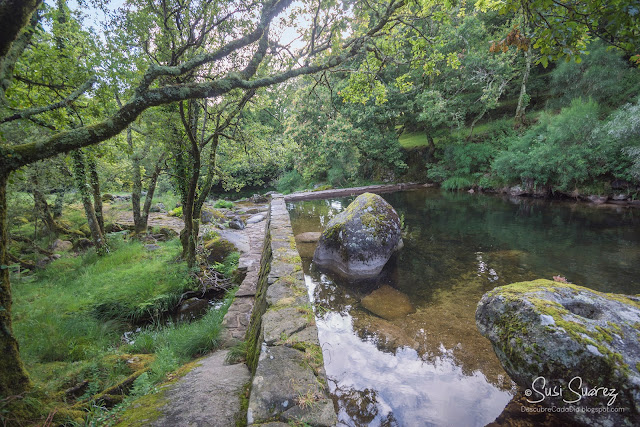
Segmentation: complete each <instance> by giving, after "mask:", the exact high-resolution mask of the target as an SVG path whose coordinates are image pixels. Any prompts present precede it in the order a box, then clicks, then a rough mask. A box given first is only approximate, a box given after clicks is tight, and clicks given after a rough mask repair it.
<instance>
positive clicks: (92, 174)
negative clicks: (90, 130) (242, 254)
mask: <svg viewBox="0 0 640 427" xmlns="http://www.w3.org/2000/svg"><path fill="white" fill-rule="evenodd" d="M87 165H88V166H89V182H90V183H91V190H92V192H93V209H94V211H95V214H96V220H97V221H98V227H100V233H101V234H102V235H104V214H103V213H102V194H100V179H99V178H98V165H96V159H95V158H94V157H93V156H89V158H88V159H87Z"/></svg>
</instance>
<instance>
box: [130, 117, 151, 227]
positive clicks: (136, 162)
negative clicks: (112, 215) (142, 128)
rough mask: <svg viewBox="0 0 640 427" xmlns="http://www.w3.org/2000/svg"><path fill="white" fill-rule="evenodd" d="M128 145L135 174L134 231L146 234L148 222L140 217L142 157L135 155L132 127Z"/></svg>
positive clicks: (132, 195) (132, 196)
mask: <svg viewBox="0 0 640 427" xmlns="http://www.w3.org/2000/svg"><path fill="white" fill-rule="evenodd" d="M127 143H128V144H129V149H130V150H131V151H132V154H131V169H132V172H133V188H132V189H131V207H132V208H133V230H134V231H135V232H136V233H144V232H146V231H147V221H145V220H143V219H142V216H141V215H140V199H141V198H142V172H141V166H140V157H138V156H137V155H136V153H133V136H132V135H131V127H128V128H127Z"/></svg>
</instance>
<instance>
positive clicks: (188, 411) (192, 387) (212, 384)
mask: <svg viewBox="0 0 640 427" xmlns="http://www.w3.org/2000/svg"><path fill="white" fill-rule="evenodd" d="M264 209H265V210H266V207H264ZM163 225H164V226H166V224H163ZM266 225H267V221H266V214H265V219H263V220H261V221H260V222H257V223H254V224H247V226H246V227H245V229H244V230H231V229H225V230H216V231H217V232H218V233H219V234H220V237H221V238H223V239H226V240H229V241H230V242H232V243H233V244H234V245H235V246H236V248H238V250H239V252H240V260H239V266H238V267H239V269H240V270H243V271H244V272H246V276H245V278H244V279H243V281H242V283H241V285H240V288H239V289H238V291H237V292H236V297H235V300H234V302H233V303H232V304H231V306H230V307H229V310H228V311H227V314H226V316H225V318H224V321H223V326H224V329H223V331H222V333H221V336H220V339H221V344H222V347H223V348H228V347H229V346H231V345H233V344H234V343H235V342H237V341H241V340H243V339H244V336H245V333H246V330H247V326H248V325H249V319H250V317H251V310H252V309H253V301H254V296H255V293H256V286H257V282H258V273H259V270H260V258H261V255H262V246H263V243H264V238H265V233H266V230H265V227H266ZM227 353H228V350H224V349H223V350H218V351H216V352H213V353H211V354H210V355H209V356H207V357H205V358H203V359H202V360H201V361H200V362H199V363H198V366H197V367H196V368H194V369H193V370H191V371H190V372H189V373H187V374H186V375H185V376H184V377H182V378H180V379H179V380H178V381H177V382H176V383H174V384H171V385H169V386H167V387H166V388H165V389H164V390H163V391H161V393H163V397H162V399H163V401H166V403H165V404H164V405H163V406H161V407H160V408H157V409H158V411H159V412H160V413H161V414H162V415H161V416H160V417H159V418H157V419H156V420H155V421H153V422H143V423H141V424H140V425H151V426H155V427H174V426H179V427H182V426H185V427H205V426H206V427H210V426H211V427H227V426H235V425H236V420H237V417H238V416H240V415H241V414H240V409H241V408H240V395H241V393H243V392H244V390H245V386H246V385H248V383H249V382H250V380H251V373H250V371H249V368H248V367H247V365H246V364H244V363H239V364H235V365H227V364H225V357H226V355H227ZM134 405H135V404H134Z"/></svg>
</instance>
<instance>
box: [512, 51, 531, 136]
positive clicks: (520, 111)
mask: <svg viewBox="0 0 640 427" xmlns="http://www.w3.org/2000/svg"><path fill="white" fill-rule="evenodd" d="M524 54H525V58H526V65H525V68H524V75H523V76H522V85H521V86H520V96H519V97H518V107H517V108H516V116H515V124H514V127H515V128H516V129H518V128H520V127H521V126H524V125H525V124H526V123H525V110H526V109H527V105H528V104H529V102H528V100H527V101H525V98H528V97H527V80H529V74H530V73H531V58H532V56H533V55H532V54H531V48H529V49H528V50H527V51H526V52H525V53H524Z"/></svg>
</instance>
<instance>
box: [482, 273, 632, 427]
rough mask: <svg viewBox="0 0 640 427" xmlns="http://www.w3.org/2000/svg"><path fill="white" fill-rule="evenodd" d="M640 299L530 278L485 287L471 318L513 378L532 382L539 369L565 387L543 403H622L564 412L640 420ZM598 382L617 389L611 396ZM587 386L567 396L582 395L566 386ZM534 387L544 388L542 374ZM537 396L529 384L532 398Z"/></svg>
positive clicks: (591, 421)
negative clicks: (588, 392)
mask: <svg viewBox="0 0 640 427" xmlns="http://www.w3.org/2000/svg"><path fill="white" fill-rule="evenodd" d="M639 301H640V298H639V297H638V296H625V295H619V294H606V293H601V292H597V291H594V290H591V289H587V288H584V287H581V286H577V285H573V284H568V283H559V282H553V281H550V280H535V281H531V282H522V283H514V284H512V285H508V286H503V287H499V288H495V289H494V290H492V291H490V292H488V293H486V294H485V295H484V296H483V297H482V299H481V300H480V303H479V304H478V308H477V311H476V324H477V326H478V329H479V330H480V332H481V333H482V334H483V335H484V336H485V337H487V338H488V339H489V340H490V341H491V343H492V345H493V348H494V350H495V352H496V355H497V356H498V359H500V362H501V363H502V366H503V367H504V369H505V370H506V371H507V373H508V374H509V376H510V377H511V378H512V379H513V380H514V381H515V382H517V383H518V384H519V385H521V386H522V387H525V388H527V389H534V388H533V382H534V381H536V379H538V378H539V377H543V378H544V380H545V383H546V385H545V386H546V387H547V388H551V387H558V388H560V387H561V388H562V389H563V390H564V391H565V393H564V394H563V395H562V396H560V397H556V398H554V397H549V396H548V397H545V399H544V401H543V402H541V403H542V404H544V405H546V406H556V407H568V406H575V407H578V406H579V407H583V408H607V407H609V408H625V410H624V411H623V412H601V413H595V414H594V413H590V412H581V411H570V412H564V413H563V416H565V417H567V418H570V419H572V420H573V421H575V422H578V423H581V424H585V425H593V426H632V425H640V415H639V414H640V358H639V356H638V355H640V341H639V337H640V332H639V331H640V302H639ZM580 382H581V383H580ZM598 387H605V388H607V389H609V390H611V389H615V393H616V394H617V395H616V397H615V399H613V396H612V395H611V394H609V396H604V395H603V393H604V391H603V390H602V389H597V388H598ZM584 388H587V389H588V390H592V391H593V390H599V391H598V394H597V395H594V396H588V397H582V398H581V399H580V400H579V401H577V402H575V403H567V402H565V401H573V400H577V398H578V397H579V395H577V394H576V393H574V392H573V391H571V390H576V391H579V390H582V389H584ZM534 390H538V391H541V392H542V391H543V390H544V386H543V385H542V380H541V379H538V380H537V382H536V388H535V389H534ZM610 393H611V392H610ZM540 397H541V395H540V394H538V393H537V392H533V391H531V398H530V399H531V401H535V400H539V399H540ZM563 399H564V400H565V401H563Z"/></svg>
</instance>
